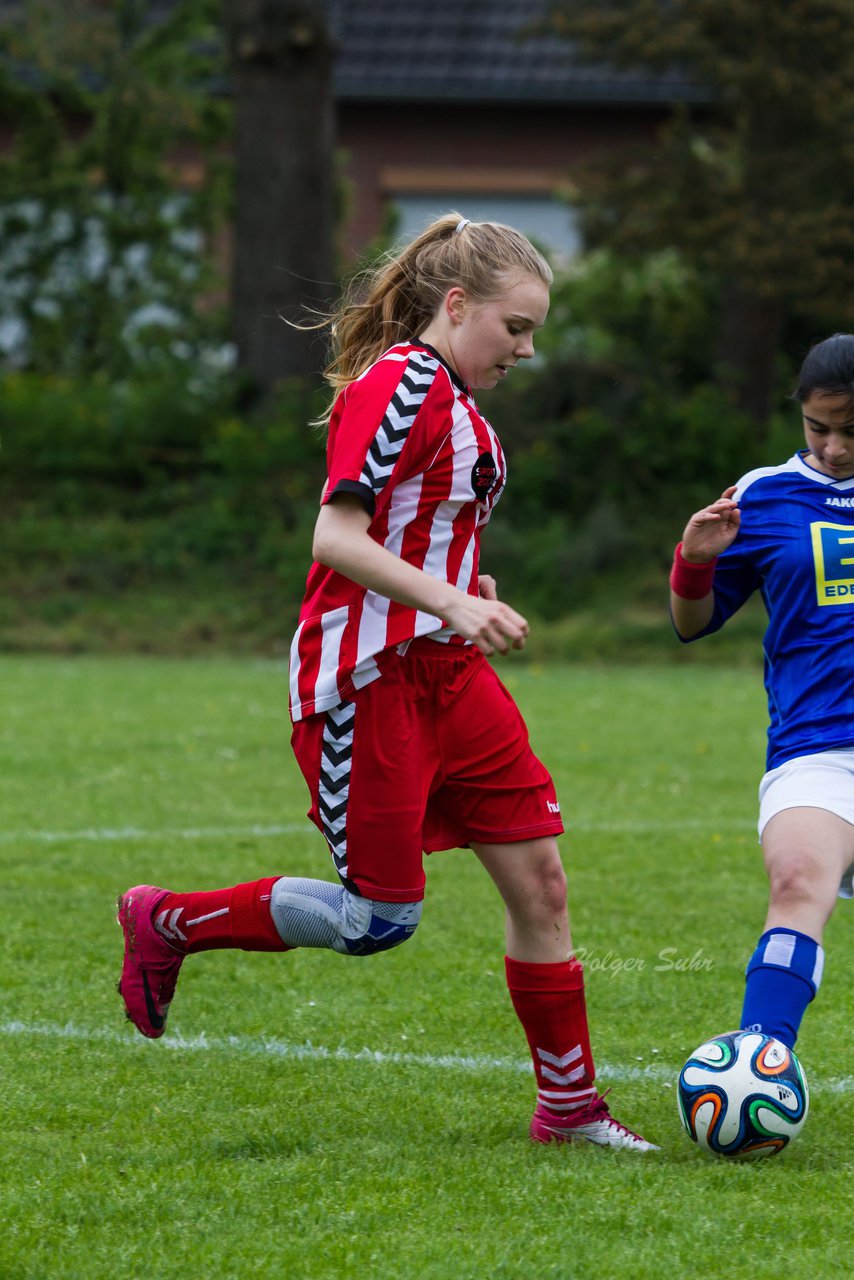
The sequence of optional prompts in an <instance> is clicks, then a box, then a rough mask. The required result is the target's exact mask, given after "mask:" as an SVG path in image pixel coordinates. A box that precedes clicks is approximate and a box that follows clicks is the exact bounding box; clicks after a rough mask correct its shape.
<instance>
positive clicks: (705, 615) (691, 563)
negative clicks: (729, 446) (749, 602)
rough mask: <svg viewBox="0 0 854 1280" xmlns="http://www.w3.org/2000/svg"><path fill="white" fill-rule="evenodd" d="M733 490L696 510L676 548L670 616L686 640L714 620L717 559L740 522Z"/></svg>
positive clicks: (731, 538)
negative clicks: (714, 581)
mask: <svg viewBox="0 0 854 1280" xmlns="http://www.w3.org/2000/svg"><path fill="white" fill-rule="evenodd" d="M734 493H735V486H734V485H733V486H732V487H730V488H729V489H725V490H724V491H723V493H722V494H721V496H720V498H718V500H717V502H713V503H711V504H710V505H709V506H708V507H703V509H702V510H701V511H696V512H695V513H694V515H692V516H691V519H690V520H689V521H688V523H687V525H686V526H685V532H684V533H683V534H682V541H681V543H680V544H679V546H678V547H677V549H676V553H675V555H674V560H673V569H672V570H671V574H670V616H671V617H672V619H673V625H674V627H675V628H676V630H677V631H678V632H679V635H680V636H681V637H682V638H683V639H684V640H690V638H691V637H692V636H696V635H698V634H699V633H700V632H701V631H703V630H704V629H705V628H706V627H707V626H708V625H709V623H710V622H711V620H712V614H713V613H714V609H715V593H714V589H713V586H712V583H713V579H714V573H715V561H716V560H717V558H718V556H719V555H720V554H721V552H722V551H726V549H727V547H729V546H730V545H731V544H732V542H733V541H734V540H735V537H736V534H737V533H738V530H739V527H740V523H741V513H740V511H739V509H738V504H737V503H736V502H735V501H734V500H733V494H734Z"/></svg>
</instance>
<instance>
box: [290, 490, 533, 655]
mask: <svg viewBox="0 0 854 1280" xmlns="http://www.w3.org/2000/svg"><path fill="white" fill-rule="evenodd" d="M370 522H371V521H370V516H369V515H368V513H367V511H366V510H365V508H364V505H363V504H362V502H361V500H360V499H359V497H358V495H357V494H354V493H346V492H344V493H336V494H333V495H332V497H331V498H330V499H329V500H328V501H327V502H326V504H325V505H324V506H323V507H321V509H320V514H319V515H318V517H317V523H316V525H315V528H314V541H313V543H312V554H313V556H314V558H315V560H317V561H318V562H319V563H320V564H325V565H328V567H329V568H330V569H334V570H335V571H336V573H340V574H343V576H344V577H345V578H349V579H350V580H351V581H352V582H358V583H359V584H360V585H361V586H363V587H367V588H368V590H370V591H375V592H376V593H377V594H378V595H381V596H385V597H387V598H388V599H389V600H395V601H397V603H398V604H403V605H407V606H408V607H409V608H411V609H420V610H422V611H423V612H424V613H431V614H433V615H434V616H435V617H437V618H441V619H442V620H443V621H445V622H447V623H448V624H449V625H450V626H451V627H453V629H454V630H455V631H456V632H458V633H459V634H460V635H461V636H463V637H464V638H465V639H466V640H471V641H472V643H473V644H475V645H477V647H478V648H479V649H481V650H482V651H483V652H484V653H486V654H490V653H494V652H495V650H496V649H497V650H498V651H499V652H500V653H506V652H507V650H508V649H509V648H510V647H511V646H512V647H513V648H514V649H521V648H522V647H523V646H524V644H525V640H526V638H527V635H528V623H527V621H526V620H525V618H523V617H522V615H521V614H519V613H517V612H516V611H515V609H511V608H510V606H509V605H507V604H504V603H502V601H500V600H497V599H494V598H493V599H489V598H486V597H484V596H470V595H467V594H466V592H464V591H460V590H459V589H458V588H457V587H454V586H452V585H451V584H450V583H448V582H442V581H441V580H440V579H438V578H434V577H433V576H432V575H431V574H429V573H424V571H423V570H421V569H418V568H416V567H415V565H411V564H408V563H407V562H406V561H405V560H401V559H400V557H399V556H396V555H395V554H394V552H392V551H389V550H388V549H387V548H386V547H382V546H380V544H379V543H378V542H375V541H374V539H373V538H372V537H371V536H370V534H369V533H368V529H369V527H370Z"/></svg>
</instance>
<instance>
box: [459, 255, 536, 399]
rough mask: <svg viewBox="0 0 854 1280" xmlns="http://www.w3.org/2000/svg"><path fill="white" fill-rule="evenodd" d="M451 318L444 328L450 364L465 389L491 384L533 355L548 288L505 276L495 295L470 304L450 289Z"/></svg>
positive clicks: (532, 279) (531, 280) (461, 292)
mask: <svg viewBox="0 0 854 1280" xmlns="http://www.w3.org/2000/svg"><path fill="white" fill-rule="evenodd" d="M451 293H452V294H454V293H457V294H458V295H459V296H458V297H456V298H454V299H452V301H453V304H454V305H453V308H452V311H453V316H454V322H453V323H452V325H451V326H450V329H449V331H448V332H447V346H448V354H449V355H450V359H451V364H452V365H453V367H454V368H455V369H456V371H457V373H458V374H459V376H460V378H461V379H462V380H463V382H465V383H466V385H467V386H469V387H480V388H486V387H494V386H495V385H496V383H498V382H500V381H501V380H502V378H505V377H506V376H507V370H508V369H512V368H513V366H514V365H516V364H518V363H519V361H520V360H530V358H531V356H532V355H533V354H534V333H535V332H536V330H537V329H540V328H542V325H543V323H544V321H545V318H546V316H547V315H548V310H549V291H548V287H547V285H545V284H543V282H542V280H540V279H539V278H538V277H537V276H529V275H523V276H520V275H515V276H509V277H508V279H507V285H506V288H505V289H504V290H503V291H502V292H501V293H500V294H499V295H498V296H497V297H495V298H489V299H487V301H485V302H474V301H472V300H471V299H470V298H469V297H468V295H466V293H465V291H464V290H456V291H455V290H452V291H451Z"/></svg>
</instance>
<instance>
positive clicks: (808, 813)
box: [670, 333, 854, 1048]
mask: <svg viewBox="0 0 854 1280" xmlns="http://www.w3.org/2000/svg"><path fill="white" fill-rule="evenodd" d="M794 398H795V399H797V400H799V401H800V404H801V409H802V413H803V425H804V434H805V437H806V448H805V449H801V450H800V451H799V452H798V453H796V454H795V455H794V457H792V458H790V459H789V460H788V462H784V463H783V464H782V465H781V466H776V467H762V468H759V469H758V470H756V471H751V472H749V473H748V474H747V475H746V476H744V477H742V479H741V480H739V482H738V484H737V485H734V486H732V487H731V488H728V489H726V490H725V491H724V493H723V494H722V496H721V497H720V498H719V499H718V500H717V501H716V502H713V503H711V505H710V506H708V507H704V508H703V510H702V511H698V512H696V514H695V515H693V516H692V517H691V519H690V520H689V521H688V524H687V525H686V527H685V532H684V533H683V535H682V541H681V542H680V543H679V545H678V546H677V548H676V552H675V556H674V562H673V569H672V572H671V577H670V587H671V593H670V608H671V614H672V618H673V623H674V626H675V628H676V631H677V633H678V635H679V637H680V639H682V640H684V641H689V640H696V639H698V638H699V637H700V636H705V635H709V634H710V633H711V632H713V631H717V630H718V629H719V628H720V627H722V626H723V624H724V623H725V622H726V621H727V619H728V618H729V617H731V616H732V614H734V613H735V611H736V610H737V609H739V608H740V607H741V605H743V604H744V602H745V601H746V600H747V598H748V597H749V596H750V595H752V593H753V592H754V591H759V592H760V593H761V595H762V598H763V600H764V602H765V607H766V609H767V612H768V629H767V631H766V633H765V641H764V650H765V688H766V690H767V693H768V708H769V717H770V722H769V728H768V754H767V763H766V768H767V772H766V773H765V775H764V777H763V778H762V781H761V783H760V787H759V834H760V838H761V841H762V849H763V854H764V858H765V867H766V871H767V873H768V880H769V884H770V897H769V904H768V914H767V917H766V920H765V931H764V932H763V934H762V936H761V937H760V939H759V942H758V944H757V947H756V950H755V951H754V953H753V955H752V957H751V958H750V961H749V963H748V966H747V980H746V989H745V997H744V1008H743V1010H742V1016H741V1026H742V1027H743V1028H745V1029H750V1030H758V1031H762V1032H764V1033H765V1034H766V1035H771V1036H775V1037H776V1038H777V1039H779V1040H782V1041H783V1042H784V1043H785V1044H787V1045H788V1046H789V1047H790V1048H791V1047H793V1046H794V1044H795V1041H796V1039H797V1036H798V1031H799V1028H800V1025H801V1020H802V1018H803V1016H804V1013H805V1011H806V1007H807V1005H808V1004H809V1003H810V1001H811V1000H812V999H813V997H814V996H815V994H816V991H817V990H818V987H819V984H820V982H821V974H822V967H823V964H824V951H823V949H822V945H821V942H822V932H823V929H824V926H825V924H826V922H827V920H828V919H829V917H830V915H831V912H832V911H833V908H834V905H835V902H836V898H837V896H841V897H852V896H854V885H853V884H852V873H854V335H852V334H847V333H839V334H835V335H834V336H833V337H831V338H827V339H826V340H825V341H824V342H820V343H818V344H817V345H816V346H815V347H813V349H812V350H811V351H810V352H809V354H808V355H807V358H806V360H805V361H804V364H803V366H802V368H801V372H800V375H799V378H798V386H797V389H796V392H795V397H794Z"/></svg>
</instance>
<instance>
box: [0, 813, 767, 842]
mask: <svg viewBox="0 0 854 1280" xmlns="http://www.w3.org/2000/svg"><path fill="white" fill-rule="evenodd" d="M566 828H567V834H568V835H569V836H570V837H571V836H572V833H573V832H588V831H589V832H597V831H601V832H603V833H606V834H607V833H609V832H612V833H620V832H622V833H625V834H627V835H631V834H632V833H636V834H640V835H643V834H646V833H655V832H657V831H699V830H705V831H708V832H709V833H710V834H714V833H715V832H720V831H730V832H735V831H742V832H747V831H753V830H755V826H754V823H753V821H752V820H751V819H745V820H741V819H738V818H723V819H722V818H715V819H714V821H712V822H710V821H709V820H708V818H662V819H656V821H654V822H650V821H643V820H638V821H632V820H630V819H626V820H625V821H623V822H620V821H617V822H575V821H573V819H572V818H571V817H569V818H567V820H566ZM309 832H315V833H316V828H315V827H313V826H312V825H311V824H310V823H308V822H283V823H274V824H267V825H265V824H262V823H249V824H247V825H245V826H240V825H237V826H212V827H159V828H154V829H146V828H144V827H80V828H78V829H77V830H76V831H41V830H38V829H35V830H30V831H0V844H29V843H33V842H36V843H40V844H65V843H73V842H76V841H89V842H92V843H95V844H102V843H104V844H106V843H122V842H125V841H127V842H131V841H135V840H139V841H149V842H151V843H155V842H161V843H165V842H168V841H170V840H228V839H235V840H239V839H245V838H246V837H247V836H256V837H268V836H293V835H306V834H308V833H309Z"/></svg>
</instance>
